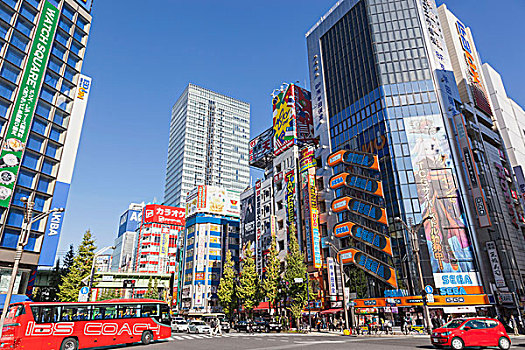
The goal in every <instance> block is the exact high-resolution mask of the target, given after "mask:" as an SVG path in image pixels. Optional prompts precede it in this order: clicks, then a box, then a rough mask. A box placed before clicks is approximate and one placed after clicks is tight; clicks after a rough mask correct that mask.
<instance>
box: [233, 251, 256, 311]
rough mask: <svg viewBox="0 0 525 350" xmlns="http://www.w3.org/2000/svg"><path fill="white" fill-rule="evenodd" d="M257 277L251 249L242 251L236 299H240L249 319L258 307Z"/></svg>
mask: <svg viewBox="0 0 525 350" xmlns="http://www.w3.org/2000/svg"><path fill="white" fill-rule="evenodd" d="M259 284H260V283H259V276H258V275H257V271H256V270H255V261H254V259H253V251H252V250H251V249H245V250H244V260H243V262H242V267H241V276H240V278H239V287H238V294H237V295H238V297H239V298H240V299H242V302H243V305H244V308H245V309H246V310H247V311H248V314H249V315H250V317H251V314H252V311H253V309H254V308H255V307H256V306H257V305H259V301H260V300H261V298H260V290H259Z"/></svg>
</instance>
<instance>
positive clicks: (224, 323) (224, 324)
mask: <svg viewBox="0 0 525 350" xmlns="http://www.w3.org/2000/svg"><path fill="white" fill-rule="evenodd" d="M220 322H221V329H222V331H223V332H226V333H230V328H231V327H230V322H228V321H227V320H226V319H221V320H220Z"/></svg>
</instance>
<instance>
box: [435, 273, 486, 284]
mask: <svg viewBox="0 0 525 350" xmlns="http://www.w3.org/2000/svg"><path fill="white" fill-rule="evenodd" d="M434 282H435V284H436V288H443V287H445V288H448V287H464V286H479V285H480V284H479V280H478V275H477V272H462V273H435V274H434Z"/></svg>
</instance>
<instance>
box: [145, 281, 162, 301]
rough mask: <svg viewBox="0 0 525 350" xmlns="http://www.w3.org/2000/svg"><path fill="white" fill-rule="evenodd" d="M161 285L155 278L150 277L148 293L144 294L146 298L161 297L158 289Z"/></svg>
mask: <svg viewBox="0 0 525 350" xmlns="http://www.w3.org/2000/svg"><path fill="white" fill-rule="evenodd" d="M158 285H159V282H158V281H157V279H156V278H155V280H154V279H153V276H149V280H148V290H147V291H146V293H144V298H146V299H157V298H158V297H159V293H158V291H157V287H156V286H158Z"/></svg>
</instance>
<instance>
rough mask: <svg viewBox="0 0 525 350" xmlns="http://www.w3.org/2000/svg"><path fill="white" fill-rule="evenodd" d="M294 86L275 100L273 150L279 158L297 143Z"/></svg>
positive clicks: (273, 102) (282, 92) (290, 86)
mask: <svg viewBox="0 0 525 350" xmlns="http://www.w3.org/2000/svg"><path fill="white" fill-rule="evenodd" d="M293 93H294V89H293V85H289V86H288V87H287V88H286V91H281V92H280V93H279V94H278V95H277V96H275V97H274V98H273V101H272V104H273V150H274V154H275V155H276V156H277V155H279V154H281V153H282V152H284V151H285V150H287V149H288V148H290V146H291V145H293V144H294V142H295V135H296V131H295V108H294V107H295V105H294V96H293Z"/></svg>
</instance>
